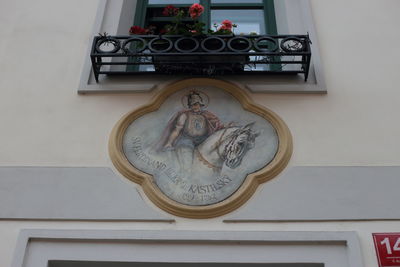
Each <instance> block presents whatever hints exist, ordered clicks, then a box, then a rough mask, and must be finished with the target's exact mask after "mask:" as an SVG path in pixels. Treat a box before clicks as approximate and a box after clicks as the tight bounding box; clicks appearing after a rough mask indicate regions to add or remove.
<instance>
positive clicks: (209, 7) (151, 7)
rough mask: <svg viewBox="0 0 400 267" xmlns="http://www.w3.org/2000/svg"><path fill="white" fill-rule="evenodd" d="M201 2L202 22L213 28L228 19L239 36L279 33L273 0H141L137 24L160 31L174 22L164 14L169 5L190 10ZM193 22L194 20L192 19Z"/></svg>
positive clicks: (135, 21) (137, 11) (136, 19)
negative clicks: (202, 10) (234, 25)
mask: <svg viewBox="0 0 400 267" xmlns="http://www.w3.org/2000/svg"><path fill="white" fill-rule="evenodd" d="M194 3H199V4H201V5H202V6H204V13H203V14H202V15H201V17H200V21H202V22H203V23H204V24H206V27H207V28H208V29H212V28H213V25H214V23H216V24H218V25H219V24H220V23H221V22H222V21H223V20H225V19H228V20H230V21H232V22H233V23H235V24H236V25H237V28H236V29H235V30H234V32H235V33H236V34H250V33H251V32H256V33H257V34H271V35H275V34H277V26H276V19H275V8H274V1H273V0H170V1H165V0H144V1H138V3H137V7H136V14H135V19H134V22H133V24H134V25H137V26H141V27H149V26H155V27H156V28H157V30H156V32H157V31H160V29H162V28H163V27H164V26H165V24H168V23H170V22H171V18H170V17H166V16H163V15H162V11H163V9H164V7H165V6H166V5H174V6H175V7H179V8H184V9H187V8H188V7H189V6H190V5H192V4H194ZM188 23H190V19H188Z"/></svg>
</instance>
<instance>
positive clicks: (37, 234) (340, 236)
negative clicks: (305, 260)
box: [11, 229, 364, 267]
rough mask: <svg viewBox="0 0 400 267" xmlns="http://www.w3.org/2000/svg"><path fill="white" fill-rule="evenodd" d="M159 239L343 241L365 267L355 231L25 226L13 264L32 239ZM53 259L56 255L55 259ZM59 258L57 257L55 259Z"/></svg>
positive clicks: (17, 265) (16, 266)
mask: <svg viewBox="0 0 400 267" xmlns="http://www.w3.org/2000/svg"><path fill="white" fill-rule="evenodd" d="M41 240H43V241H47V242H49V241H54V242H60V241H61V242H63V241H64V242H68V241H77V242H95V243H96V244H99V243H101V242H104V243H106V242H112V241H120V242H121V241H123V242H124V243H126V242H136V243H138V242H140V243H146V242H157V243H159V244H166V245H167V244H168V243H176V242H180V243H187V244H188V246H190V244H198V243H209V244H222V243H223V244H225V245H227V246H229V245H238V243H240V245H247V244H254V243H261V244H262V243H265V244H271V243H279V244H281V245H284V244H285V243H288V244H291V245H293V244H304V245H310V244H321V245H324V244H332V243H343V244H345V246H346V252H347V256H348V262H349V266H351V267H363V266H364V265H363V262H362V255H361V247H360V243H359V240H358V237H357V233H356V232H350V231H349V232H318V231H304V232H287V231H286V232H261V231H236V232H234V231H137V230H136V231H127V230H47V229H25V230H22V231H21V232H20V234H19V237H18V240H17V246H16V249H15V253H14V257H13V262H12V264H11V267H23V266H24V261H25V260H26V258H27V252H28V247H29V244H30V242H35V241H41ZM52 259H53V258H52ZM53 260H56V259H53Z"/></svg>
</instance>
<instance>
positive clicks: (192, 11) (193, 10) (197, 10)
mask: <svg viewBox="0 0 400 267" xmlns="http://www.w3.org/2000/svg"><path fill="white" fill-rule="evenodd" d="M203 12H204V7H203V6H202V5H200V4H197V3H196V4H193V5H192V6H191V7H190V8H189V15H190V17H191V18H192V19H197V18H198V17H200V15H201V14H202V13H203Z"/></svg>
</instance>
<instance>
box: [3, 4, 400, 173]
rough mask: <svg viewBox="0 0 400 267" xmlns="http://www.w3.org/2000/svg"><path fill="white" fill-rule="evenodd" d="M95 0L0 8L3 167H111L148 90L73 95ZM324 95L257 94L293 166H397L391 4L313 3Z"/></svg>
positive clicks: (395, 21)
mask: <svg viewBox="0 0 400 267" xmlns="http://www.w3.org/2000/svg"><path fill="white" fill-rule="evenodd" d="M97 3H98V1H95V0H88V1H76V0H72V1H50V0H40V1H35V4H33V3H32V2H30V1H27V0H17V1H11V0H3V1H1V3H0V12H1V14H0V15H1V16H0V22H1V25H3V26H2V27H1V29H0V35H1V36H2V38H1V39H0V62H1V65H0V75H1V79H0V89H1V92H2V95H1V98H0V123H1V125H2V131H1V137H2V138H1V140H0V151H1V152H0V165H3V166H11V165H12V166H20V165H22V166H25V165H33V166H35V165H44V166H49V165H51V166H109V165H110V161H109V157H108V154H107V146H106V145H107V140H108V135H109V133H110V130H111V128H112V127H113V125H114V123H115V122H116V121H117V120H118V119H119V118H120V117H121V116H122V115H123V114H125V113H127V112H128V111H130V110H131V109H134V108H135V107H137V106H138V105H140V104H142V103H144V102H146V101H147V100H148V99H149V98H150V96H151V94H127V95H78V94H77V93H76V90H77V87H78V83H79V79H80V75H81V69H82V65H83V61H84V57H85V53H86V49H87V46H88V44H89V42H90V38H91V29H92V26H93V22H94V18H95V14H96V5H97ZM312 8H313V14H314V17H315V21H316V28H317V32H318V38H319V42H320V46H321V54H322V61H323V65H324V69H325V77H326V81H327V89H328V94H327V95H295V94H282V95H279V94H275V95H271V94H253V98H254V99H255V100H256V102H258V103H260V104H262V105H265V106H266V107H269V108H271V109H272V110H274V111H275V112H277V113H278V114H279V115H280V116H282V118H283V119H284V120H285V121H286V122H287V124H288V125H289V128H290V129H291V131H292V133H293V136H294V155H293V158H292V161H291V163H290V164H292V165H399V163H400V157H398V150H399V147H400V142H398V139H397V138H398V136H399V134H400V127H399V125H398V124H397V123H396V114H399V109H400V106H399V105H398V98H399V94H400V92H399V90H398V85H397V81H398V70H399V67H400V66H399V65H400V60H399V59H400V51H399V50H398V49H396V47H397V44H398V43H399V41H400V32H399V31H398V29H397V27H398V25H399V22H400V19H399V17H398V16H397V12H398V10H399V8H400V2H399V1H397V0H386V1H379V0H367V1H365V0H353V1H345V0H339V1H325V0H318V1H316V0H315V1H312Z"/></svg>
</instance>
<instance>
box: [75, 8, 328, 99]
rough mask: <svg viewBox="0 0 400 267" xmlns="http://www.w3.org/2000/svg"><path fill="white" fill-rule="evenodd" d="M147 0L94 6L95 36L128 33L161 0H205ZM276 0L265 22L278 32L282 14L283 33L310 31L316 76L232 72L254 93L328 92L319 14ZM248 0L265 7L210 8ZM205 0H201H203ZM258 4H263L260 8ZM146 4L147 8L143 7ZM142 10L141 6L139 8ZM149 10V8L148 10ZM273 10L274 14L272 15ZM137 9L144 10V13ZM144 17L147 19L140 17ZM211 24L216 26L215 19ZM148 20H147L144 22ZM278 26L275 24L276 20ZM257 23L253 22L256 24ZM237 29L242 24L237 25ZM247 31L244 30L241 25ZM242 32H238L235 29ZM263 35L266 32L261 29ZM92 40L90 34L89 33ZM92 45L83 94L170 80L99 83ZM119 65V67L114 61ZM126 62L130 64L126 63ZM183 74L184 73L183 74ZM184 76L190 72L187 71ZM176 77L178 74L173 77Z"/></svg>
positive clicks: (144, 88) (141, 88)
mask: <svg viewBox="0 0 400 267" xmlns="http://www.w3.org/2000/svg"><path fill="white" fill-rule="evenodd" d="M151 1H152V2H151V3H148V1H147V0H140V1H133V0H118V1H116V0H100V1H99V2H96V4H94V5H93V10H95V9H97V16H96V19H95V21H94V28H93V31H92V33H91V35H90V39H91V40H93V37H94V36H97V35H98V33H104V32H107V33H108V34H109V35H111V36H115V35H125V36H127V34H128V31H129V28H130V27H131V26H132V25H133V24H134V23H133V20H134V18H135V22H136V20H138V21H140V23H139V24H137V25H138V26H140V25H143V26H144V23H145V18H146V15H147V14H148V13H147V9H148V7H149V5H156V4H158V5H159V7H160V8H161V7H164V6H165V5H166V3H171V4H175V3H178V2H179V3H180V4H182V5H183V6H186V7H187V6H190V5H191V4H193V3H195V2H199V0H197V1H196V0H151ZM270 1H271V2H273V3H272V5H273V7H274V9H271V8H267V9H266V8H261V10H262V11H263V12H264V10H265V14H266V17H267V19H266V20H265V18H263V20H264V23H265V26H264V27H265V29H266V33H267V34H269V33H272V32H271V31H270V30H269V28H270V27H271V26H269V25H271V23H269V24H268V20H269V19H270V18H271V17H272V16H273V17H275V19H276V28H277V33H278V34H281V35H286V34H289V35H297V34H304V35H306V34H307V33H309V36H310V39H311V41H312V46H311V50H312V57H311V65H310V75H309V79H308V80H307V82H304V78H303V76H302V75H293V76H292V75H290V76H286V75H264V74H256V75H240V76H238V75H232V76H230V77H226V79H229V80H231V81H233V82H237V83H240V84H242V85H243V86H244V87H246V88H248V89H249V90H250V91H253V92H268V93H274V92H285V93H299V92H302V93H326V87H325V79H324V75H323V67H322V62H321V57H320V53H319V42H318V38H317V34H316V29H315V23H314V21H313V14H312V10H311V3H310V0H274V1H272V0H267V1H265V3H264V2H263V4H265V5H266V6H268V7H271V3H270ZM243 2H244V3H246V4H245V5H246V6H249V8H248V9H247V10H258V12H259V11H260V0H215V1H213V4H218V5H220V7H219V9H218V8H216V9H215V8H214V9H211V7H210V9H209V13H210V15H211V12H212V11H213V10H218V11H219V10H223V9H222V4H225V5H226V4H228V7H229V8H225V10H228V11H229V12H232V11H234V10H238V9H240V8H238V7H236V9H235V8H234V7H233V5H234V4H238V3H243ZM199 3H200V2H199ZM254 5H256V6H257V5H258V7H257V8H255V7H254ZM140 6H141V8H140ZM137 8H138V9H139V11H137V12H136V10H138V9H137ZM144 11H146V12H144ZM269 12H272V15H268V13H269ZM136 13H138V14H139V13H140V14H139V16H138V15H137V14H136ZM140 16H141V17H142V19H140ZM209 19H210V25H211V23H212V22H211V21H212V20H211V18H209ZM234 22H235V23H236V24H240V20H236V18H235V20H234ZM141 23H143V24H141ZM272 25H273V24H272ZM252 28H253V27H252ZM236 30H237V32H238V31H239V30H240V29H236ZM241 31H243V30H241ZM235 33H236V32H235ZM260 34H262V32H260ZM88 41H89V36H88ZM91 50H92V42H90V44H89V45H88V50H87V56H86V57H85V62H84V67H83V70H82V76H81V81H80V84H79V89H78V93H82V94H85V93H97V92H102V93H104V92H108V93H115V92H148V91H151V90H152V89H153V88H155V86H156V85H157V84H159V83H160V82H167V81H169V80H170V79H171V76H167V75H155V74H152V75H142V74H141V75H137V76H128V75H101V77H100V82H97V81H96V79H95V75H94V73H93V68H92V62H91V57H90V53H91ZM113 67H116V66H113ZM125 67H126V66H125ZM179 77H182V75H180V76H179ZM183 77H184V76H183ZM172 79H173V78H172Z"/></svg>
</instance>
